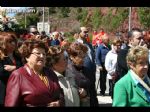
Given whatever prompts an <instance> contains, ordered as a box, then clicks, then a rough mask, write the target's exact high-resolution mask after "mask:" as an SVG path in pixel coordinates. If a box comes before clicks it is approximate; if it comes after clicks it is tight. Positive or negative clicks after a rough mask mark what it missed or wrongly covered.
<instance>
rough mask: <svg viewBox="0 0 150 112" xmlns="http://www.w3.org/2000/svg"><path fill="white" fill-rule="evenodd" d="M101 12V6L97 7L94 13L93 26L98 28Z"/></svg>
mask: <svg viewBox="0 0 150 112" xmlns="http://www.w3.org/2000/svg"><path fill="white" fill-rule="evenodd" d="M101 18H102V17H101V13H100V9H99V8H95V9H94V12H93V15H92V18H91V19H92V25H93V28H95V29H97V28H99V26H100V24H101Z"/></svg>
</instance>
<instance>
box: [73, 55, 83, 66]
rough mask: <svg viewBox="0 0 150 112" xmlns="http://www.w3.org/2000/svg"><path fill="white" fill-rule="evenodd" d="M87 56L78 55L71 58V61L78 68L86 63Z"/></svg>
mask: <svg viewBox="0 0 150 112" xmlns="http://www.w3.org/2000/svg"><path fill="white" fill-rule="evenodd" d="M84 58H85V55H77V56H71V60H72V61H73V63H74V64H75V65H76V66H82V65H83V63H84Z"/></svg>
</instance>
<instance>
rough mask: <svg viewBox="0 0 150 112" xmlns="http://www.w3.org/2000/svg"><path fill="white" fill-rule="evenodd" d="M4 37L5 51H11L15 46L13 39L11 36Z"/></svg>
mask: <svg viewBox="0 0 150 112" xmlns="http://www.w3.org/2000/svg"><path fill="white" fill-rule="evenodd" d="M5 39H6V49H7V50H6V51H7V53H8V54H9V53H13V51H14V50H15V48H16V43H15V40H14V39H13V38H12V37H11V36H5Z"/></svg>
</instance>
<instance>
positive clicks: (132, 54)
mask: <svg viewBox="0 0 150 112" xmlns="http://www.w3.org/2000/svg"><path fill="white" fill-rule="evenodd" d="M126 60H127V64H128V66H129V71H128V73H127V74H126V75H125V76H124V77H122V78H121V79H120V80H119V81H118V82H117V83H116V84H115V87H114V99H113V106H114V107H149V106H150V79H149V78H148V76H147V71H148V49H147V48H146V47H142V46H136V47H132V48H130V50H129V52H128V54H127V58H126Z"/></svg>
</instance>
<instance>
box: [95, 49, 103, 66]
mask: <svg viewBox="0 0 150 112" xmlns="http://www.w3.org/2000/svg"><path fill="white" fill-rule="evenodd" d="M96 64H97V65H98V66H102V65H101V47H100V46H99V47H98V48H97V49H96Z"/></svg>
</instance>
